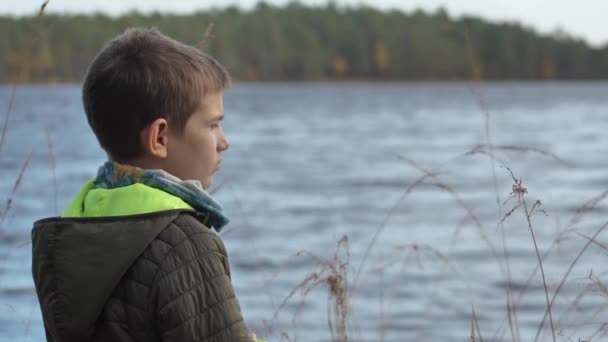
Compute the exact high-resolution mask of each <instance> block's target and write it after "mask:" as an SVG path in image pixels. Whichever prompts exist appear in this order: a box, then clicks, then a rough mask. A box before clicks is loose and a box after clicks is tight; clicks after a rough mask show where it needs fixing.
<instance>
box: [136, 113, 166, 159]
mask: <svg viewBox="0 0 608 342" xmlns="http://www.w3.org/2000/svg"><path fill="white" fill-rule="evenodd" d="M141 139H142V143H143V145H144V150H145V151H146V154H148V155H150V156H152V157H156V158H161V159H165V158H167V143H168V141H169V124H168V123H167V120H165V119H163V118H159V119H156V120H154V121H153V122H152V123H151V124H149V125H148V126H147V127H145V128H144V129H143V130H142V137H141Z"/></svg>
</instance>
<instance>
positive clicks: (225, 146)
mask: <svg viewBox="0 0 608 342" xmlns="http://www.w3.org/2000/svg"><path fill="white" fill-rule="evenodd" d="M217 147H218V150H219V151H220V152H222V151H226V150H227V149H228V148H229V147H230V141H228V138H226V136H222V139H221V140H220V143H219V144H218V145H217Z"/></svg>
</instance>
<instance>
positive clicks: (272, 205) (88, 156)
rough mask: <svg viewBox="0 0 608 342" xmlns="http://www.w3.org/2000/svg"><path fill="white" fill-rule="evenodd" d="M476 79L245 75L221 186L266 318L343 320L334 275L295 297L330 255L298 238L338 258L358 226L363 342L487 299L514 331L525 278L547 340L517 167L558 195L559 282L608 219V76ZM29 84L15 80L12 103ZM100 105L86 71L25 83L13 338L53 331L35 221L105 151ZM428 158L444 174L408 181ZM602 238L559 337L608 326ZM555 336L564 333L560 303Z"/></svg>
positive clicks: (531, 184)
mask: <svg viewBox="0 0 608 342" xmlns="http://www.w3.org/2000/svg"><path fill="white" fill-rule="evenodd" d="M472 86H473V88H471V85H470V84H466V83H450V84H442V83H394V84H366V83H361V84H316V83H306V84H281V83H277V84H239V85H236V86H234V88H233V89H231V90H230V91H229V92H228V93H227V94H226V97H225V109H226V119H225V123H224V128H225V131H226V133H227V135H228V137H229V138H230V140H231V143H232V147H231V149H230V150H229V151H228V152H227V153H226V154H225V156H224V162H223V166H222V170H221V171H220V173H219V175H218V176H217V177H216V183H215V184H216V186H217V185H220V184H221V187H219V190H218V192H217V193H216V197H217V198H218V200H220V202H222V203H223V204H224V206H225V207H226V211H227V213H228V214H229V216H231V218H232V223H231V224H230V226H228V227H227V228H226V231H225V233H223V234H222V235H223V239H224V241H225V242H226V246H227V248H228V251H229V253H230V261H231V265H232V273H233V282H234V286H235V288H236V290H237V295H238V297H239V300H240V302H241V306H242V310H243V314H244V316H245V319H246V321H247V322H248V324H249V326H250V327H251V329H252V330H256V331H257V332H258V335H259V336H262V337H265V338H267V339H268V340H271V341H278V340H280V338H281V337H280V336H281V333H282V332H287V333H288V334H289V336H291V338H292V340H293V338H294V337H295V334H296V332H297V337H298V340H301V341H328V340H329V339H330V338H331V335H330V333H329V329H328V323H327V310H328V305H327V301H328V295H327V294H328V292H327V287H326V286H324V285H323V283H322V284H321V285H319V286H318V287H317V288H315V289H313V290H312V291H310V293H308V295H307V297H306V299H305V300H304V301H303V304H302V305H300V304H301V302H302V297H301V292H296V293H295V294H294V296H293V298H292V299H291V300H288V301H287V302H286V304H285V305H283V306H282V309H281V310H280V311H279V312H278V314H276V315H275V312H276V310H277V309H278V308H279V307H280V306H281V303H283V302H284V299H285V298H286V297H287V296H288V295H289V294H290V292H291V290H292V289H294V288H295V287H296V286H297V285H298V284H299V283H300V282H301V281H302V280H304V279H305V278H306V277H307V276H308V275H309V274H311V272H315V271H319V270H320V266H319V265H318V264H317V261H316V259H315V258H313V257H310V256H306V255H303V256H296V254H297V253H298V252H299V251H301V250H306V251H308V252H310V253H312V254H314V255H316V256H318V257H319V258H324V259H328V260H331V259H332V258H333V257H334V253H335V250H336V246H337V242H338V240H339V239H340V238H341V236H342V235H344V234H345V235H347V236H348V242H349V252H350V264H349V265H348V267H347V271H348V278H347V279H348V285H349V288H350V289H351V291H350V297H349V299H350V301H349V309H350V311H349V312H350V313H351V315H352V318H351V320H350V323H351V324H350V328H349V332H350V336H351V340H353V341H359V340H365V341H379V340H381V339H383V340H384V341H413V340H422V341H469V340H470V333H471V312H472V308H473V307H474V308H475V312H476V317H477V321H478V325H479V330H480V331H481V334H482V336H483V338H484V341H492V340H494V341H511V340H513V339H512V337H511V329H510V328H509V324H508V323H506V322H507V321H506V316H507V306H506V303H507V294H508V293H509V292H510V291H509V288H511V292H510V293H511V294H512V297H513V301H514V302H515V305H516V311H515V312H516V313H517V315H516V318H514V319H516V321H517V324H515V323H514V324H513V331H514V333H517V331H519V334H521V340H522V341H532V340H533V338H534V336H535V334H536V332H537V329H538V326H539V323H540V321H541V319H542V317H543V315H544V313H545V309H546V307H547V306H546V299H545V291H544V287H543V283H542V279H541V277H540V275H539V274H538V273H535V274H534V275H531V274H532V272H535V271H536V267H537V265H538V261H537V256H536V253H535V251H534V245H533V241H532V239H531V234H530V231H529V229H528V224H527V222H526V220H525V216H524V214H523V212H522V211H520V210H517V211H515V212H514V213H513V214H512V215H511V216H510V217H509V218H508V219H507V220H506V221H505V222H504V223H503V224H501V225H499V224H498V223H499V222H500V221H501V218H502V217H503V216H504V215H505V214H506V213H508V212H509V210H510V209H511V208H513V206H514V205H517V200H516V199H511V200H509V201H508V199H509V194H510V193H511V191H512V185H513V180H512V178H511V175H510V174H509V171H507V169H506V168H504V167H503V166H508V167H509V168H510V169H511V170H512V172H513V173H514V174H515V176H516V177H517V178H521V179H523V186H524V187H526V188H527V191H528V194H527V195H526V200H527V208H528V210H530V209H531V208H532V206H533V203H534V202H535V201H536V200H540V201H541V202H542V209H544V210H545V211H546V214H547V215H545V214H544V213H542V212H537V214H535V215H533V216H532V224H533V228H534V233H535V236H536V240H537V243H538V246H539V249H540V253H541V254H544V253H546V257H545V259H544V271H545V275H546V279H547V283H548V286H549V294H550V295H552V294H553V293H554V292H555V290H556V288H557V286H558V285H559V283H560V281H561V280H562V278H563V277H564V275H565V273H566V271H567V270H568V267H569V266H570V265H571V263H572V262H573V261H574V259H575V258H576V256H577V254H578V253H579V252H580V251H581V249H582V248H583V247H584V245H585V244H586V243H587V241H588V240H587V239H586V238H585V236H587V237H590V236H592V235H593V234H594V233H595V232H596V231H597V230H598V229H599V228H600V227H601V226H602V224H603V223H604V222H605V221H606V220H607V216H606V209H607V207H606V205H605V203H604V202H603V201H602V200H601V199H603V198H599V199H600V200H599V201H597V202H598V203H597V205H596V206H595V207H594V208H593V209H590V210H583V211H581V210H579V208H580V207H581V206H583V205H584V204H585V203H586V202H587V201H589V200H591V199H593V198H594V197H597V196H601V195H602V194H603V192H604V191H606V190H608V173H607V171H608V157H607V156H608V134H606V132H607V131H608V83H559V84H558V83H502V84H490V83H487V84H486V83H483V84H478V85H472ZM10 93H11V88H10V87H7V86H4V87H0V118H2V121H4V119H3V118H4V115H5V113H6V109H7V107H8V100H9V97H10ZM81 107H82V105H81V102H80V92H79V88H78V87H77V86H53V87H50V86H24V87H19V88H17V92H16V96H15V99H14V105H13V109H12V113H11V117H10V120H9V125H8V131H7V137H6V141H5V144H4V146H3V149H2V151H1V152H0V194H2V196H0V201H1V202H0V209H1V210H2V212H3V213H4V214H3V215H2V218H0V220H1V221H0V341H42V340H43V336H44V333H43V330H42V321H41V316H40V310H39V307H38V303H37V300H36V296H35V293H34V290H33V283H32V279H31V272H30V264H31V256H30V248H31V245H30V244H29V243H28V242H29V233H30V229H31V226H32V223H33V222H34V221H35V220H36V219H39V218H42V217H45V216H52V215H56V214H58V213H60V211H61V210H62V208H63V207H65V206H66V205H67V203H68V201H69V200H70V199H71V197H72V196H73V195H74V194H75V193H76V191H78V189H79V188H80V186H81V185H82V184H83V183H84V182H85V181H86V180H87V179H89V178H90V177H92V176H93V175H94V174H95V172H96V169H97V167H98V166H99V165H101V164H102V163H103V161H104V154H103V153H102V151H101V150H100V148H99V147H98V144H97V142H96V141H95V139H94V136H93V134H92V133H91V132H90V130H89V128H88V126H87V123H86V119H85V116H84V113H83V110H82V108H81ZM484 108H485V109H484ZM486 112H487V113H488V114H489V118H490V121H489V126H488V127H487V128H488V130H487V131H488V132H489V139H490V141H491V142H492V143H493V144H495V145H496V146H497V149H496V150H495V152H494V153H495V161H494V162H491V161H490V158H489V157H488V154H487V153H486V152H487V149H484V148H479V149H477V150H475V146H476V145H479V144H482V145H483V144H485V143H486V142H487V136H486V114H485V113H486ZM45 132H48V137H49V138H50V139H51V141H52V149H53V151H54V160H53V159H52V158H51V157H50V155H49V144H48V139H47V134H46V133H45ZM498 147H500V148H498ZM521 147H526V148H527V149H528V150H527V151H521ZM534 150H541V151H546V152H549V153H552V154H554V155H555V156H558V157H559V158H561V159H560V160H558V159H557V158H556V157H555V156H553V155H548V154H542V153H538V152H535V151H534ZM32 151H33V156H32V159H31V162H30V164H29V166H28V168H27V169H26V171H25V173H24V175H23V178H22V180H21V182H20V184H19V187H18V191H17V193H16V195H15V196H14V198H13V201H12V202H11V204H10V206H11V207H10V210H8V212H5V209H4V208H5V207H6V206H7V197H8V195H9V194H11V193H12V191H13V188H14V186H15V181H16V180H17V178H18V175H19V172H20V169H21V167H22V166H23V164H24V162H25V160H26V157H27V155H28V154H29V153H30V152H32ZM467 152H472V153H467ZM53 162H54V163H55V168H54V169H53V167H52V166H51V165H52V163H53ZM424 170H426V171H424ZM424 172H433V175H435V176H434V177H431V176H429V177H427V178H425V179H423V181H422V183H421V184H419V185H418V186H416V187H413V188H411V191H410V192H408V193H407V194H406V195H404V193H405V192H406V191H407V189H408V187H409V186H410V185H412V184H414V183H415V182H416V181H417V180H419V179H420V177H421V176H422V175H424ZM493 173H494V174H495V175H496V177H495V179H496V184H495V183H494V181H493V179H494V178H493ZM497 194H498V198H497ZM497 201H498V204H497ZM505 202H506V203H505ZM379 229H380V230H381V233H380V234H379V235H378V239H377V241H376V243H375V244H374V245H373V246H372V248H371V250H370V253H369V258H368V259H367V261H366V263H365V264H364V266H363V269H362V272H361V274H360V277H359V278H358V282H357V284H356V286H355V282H354V278H355V275H356V273H357V272H356V271H357V269H358V267H359V265H360V263H361V260H362V257H363V254H364V253H365V250H366V248H367V247H368V246H369V245H370V242H371V241H372V238H373V236H374V234H375V233H376V232H378V230H379ZM503 236H504V239H503ZM597 242H598V244H592V245H590V246H589V248H588V249H587V250H586V251H585V253H584V254H583V255H582V257H581V258H580V260H578V262H577V264H576V265H575V267H574V268H573V270H572V271H571V273H570V275H569V277H568V278H567V280H566V282H565V285H564V286H563V287H562V288H561V290H560V294H559V295H558V296H557V300H556V301H555V304H554V306H553V320H554V324H555V326H556V328H555V331H556V334H557V340H559V341H570V340H571V341H578V339H579V338H580V339H581V340H582V339H588V338H591V340H592V341H600V340H603V339H604V338H607V337H604V336H603V335H602V334H603V330H601V329H602V324H603V323H605V322H608V310H607V309H608V305H607V304H608V299H607V296H606V295H607V293H608V291H606V290H605V289H603V286H604V283H605V280H606V271H607V270H608V269H607V267H606V266H605V265H606V264H607V261H608V255H607V250H606V249H604V248H605V246H608V236H606V234H603V233H602V234H600V235H599V236H598V238H597ZM602 245H603V246H604V247H602ZM505 246H506V251H507V252H506V253H505V252H504V247H505ZM505 256H506V257H507V258H508V263H507V262H505V260H506V259H505ZM345 257H346V256H345V255H344V254H342V258H345ZM509 279H510V282H509ZM529 279H531V280H530V281H529ZM298 310H299V311H298ZM296 313H297V320H296V321H295V322H296V324H297V327H295V326H294V320H293V317H294V314H296ZM598 329H600V330H598ZM604 330H605V329H604ZM594 334H595V335H594ZM539 340H543V341H549V340H551V333H550V330H549V329H548V321H547V325H546V328H545V329H544V330H543V333H542V334H541V336H540V339H539Z"/></svg>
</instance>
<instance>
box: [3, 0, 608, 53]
mask: <svg viewBox="0 0 608 342" xmlns="http://www.w3.org/2000/svg"><path fill="white" fill-rule="evenodd" d="M42 2H43V1H42V0H16V1H15V0H0V14H12V15H28V14H32V13H34V12H35V11H36V10H37V9H38V8H39V7H40V4H41V3H42ZM266 2H268V3H272V4H275V5H283V4H286V3H287V2H289V0H266ZM299 2H300V3H302V4H315V5H320V4H325V3H326V2H327V0H299ZM334 2H335V3H337V4H339V5H350V6H356V5H358V4H366V5H369V6H373V7H376V8H379V9H401V10H404V11H412V10H414V9H417V8H422V9H425V10H429V11H434V10H436V9H437V8H438V7H440V6H443V7H444V8H446V9H447V10H448V12H449V13H450V15H451V16H456V17H459V16H462V15H464V14H468V15H477V16H480V17H483V18H485V19H488V20H492V21H518V22H520V23H522V24H524V25H526V26H529V27H532V28H534V29H536V30H537V31H539V32H542V33H548V32H554V31H555V30H556V29H557V28H561V29H563V30H564V31H566V32H568V33H569V34H571V35H573V36H575V37H580V38H584V39H585V40H587V41H588V42H589V43H591V44H592V45H594V46H599V45H604V44H607V43H608V23H606V19H605V18H606V13H608V0H576V1H572V0H567V1H558V0H335V1H334ZM255 3H257V0H213V1H209V0H97V1H85V0H51V1H50V3H49V5H48V7H47V9H48V10H49V11H52V12H71V13H91V12H95V11H100V12H105V13H108V14H111V15H117V14H121V13H124V12H127V11H129V10H133V9H136V10H138V11H140V12H144V13H146V12H151V11H155V10H158V11H161V12H173V13H188V12H192V11H195V10H198V9H205V8H209V7H211V6H217V7H224V6H229V5H238V6H240V7H242V8H251V7H253V6H254V5H255Z"/></svg>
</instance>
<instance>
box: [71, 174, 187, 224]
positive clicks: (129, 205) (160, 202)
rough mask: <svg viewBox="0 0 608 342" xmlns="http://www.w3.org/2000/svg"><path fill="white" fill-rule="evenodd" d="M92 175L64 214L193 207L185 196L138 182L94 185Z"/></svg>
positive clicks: (130, 212)
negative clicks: (119, 184) (107, 187)
mask: <svg viewBox="0 0 608 342" xmlns="http://www.w3.org/2000/svg"><path fill="white" fill-rule="evenodd" d="M94 181H95V178H92V179H91V180H89V181H88V182H86V183H85V185H84V186H83V187H82V189H81V190H80V191H79V192H78V194H77V195H76V197H75V198H74V199H73V200H72V202H71V203H70V204H69V205H68V207H67V208H66V209H65V211H64V212H63V215H62V217H100V216H123V215H137V214H145V213H152V212H157V211H164V210H173V209H191V210H194V209H193V208H192V207H191V206H190V205H188V204H187V203H186V202H184V201H183V200H182V199H181V198H179V197H176V196H173V195H171V194H168V193H166V192H164V191H162V190H158V189H155V188H152V187H149V186H147V185H144V184H140V183H136V184H133V185H129V186H125V187H120V188H115V189H94V188H93V182H94Z"/></svg>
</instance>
